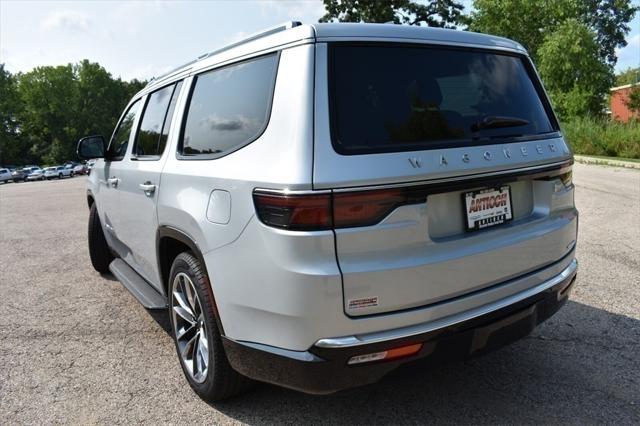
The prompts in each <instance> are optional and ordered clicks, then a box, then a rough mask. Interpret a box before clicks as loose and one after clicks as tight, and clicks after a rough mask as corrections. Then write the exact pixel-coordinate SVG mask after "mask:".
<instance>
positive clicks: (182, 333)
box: [176, 323, 197, 340]
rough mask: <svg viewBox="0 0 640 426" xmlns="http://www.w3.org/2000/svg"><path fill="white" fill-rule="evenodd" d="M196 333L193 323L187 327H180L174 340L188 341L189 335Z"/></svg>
mask: <svg viewBox="0 0 640 426" xmlns="http://www.w3.org/2000/svg"><path fill="white" fill-rule="evenodd" d="M196 331H197V327H196V324H195V323H192V324H189V325H188V326H187V327H182V328H181V329H180V330H176V338H177V339H178V340H183V339H190V338H191V334H193V333H194V332H196Z"/></svg>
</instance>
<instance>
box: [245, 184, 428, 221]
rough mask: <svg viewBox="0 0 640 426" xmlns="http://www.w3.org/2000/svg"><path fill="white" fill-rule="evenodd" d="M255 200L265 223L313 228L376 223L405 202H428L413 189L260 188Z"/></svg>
mask: <svg viewBox="0 0 640 426" xmlns="http://www.w3.org/2000/svg"><path fill="white" fill-rule="evenodd" d="M253 200H254V203H255V205H256V211H257V213H258V217H259V218H260V220H261V221H262V222H263V223H264V224H265V225H269V226H273V227H276V228H282V229H289V230H297V231H304V230H306V231H312V230H324V229H331V228H334V227H335V228H352V227H358V226H369V225H375V224H376V223H378V222H380V221H381V220H382V219H384V218H385V217H386V216H387V215H388V214H389V213H391V212H392V211H393V210H394V209H396V208H397V207H399V206H401V205H404V204H415V203H420V202H424V201H426V195H425V194H424V193H418V192H416V191H412V190H410V189H382V190H371V191H358V192H344V193H326V194H287V193H269V192H262V191H256V192H255V193H254V194H253Z"/></svg>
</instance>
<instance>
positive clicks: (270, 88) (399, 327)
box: [78, 22, 578, 400]
mask: <svg viewBox="0 0 640 426" xmlns="http://www.w3.org/2000/svg"><path fill="white" fill-rule="evenodd" d="M78 154H79V156H80V158H83V159H94V158H99V160H98V161H97V162H96V164H95V167H94V168H93V171H92V172H91V174H90V176H89V179H88V182H89V184H88V191H87V201H88V205H89V207H90V209H91V213H90V217H89V251H90V255H91V261H92V263H93V266H94V267H95V269H96V270H98V271H99V272H102V273H105V272H107V271H111V272H112V273H113V274H114V275H115V277H117V278H118V279H119V280H120V281H121V282H122V283H123V284H124V286H125V287H126V288H127V289H129V290H130V291H131V293H132V294H133V295H134V296H135V297H136V298H137V299H138V300H139V301H140V302H141V303H142V304H143V305H144V306H145V307H146V308H148V309H165V308H168V311H169V316H170V318H171V324H172V327H173V337H174V339H175V345H176V349H177V353H178V358H179V360H180V363H181V366H182V369H183V370H184V374H185V376H186V378H187V380H188V381H189V384H190V385H191V386H192V388H193V389H194V390H195V391H196V392H197V393H198V394H199V395H200V396H201V397H202V398H204V399H207V400H219V399H222V398H225V397H228V396H230V395H233V394H236V393H238V392H239V391H241V390H242V389H244V388H246V386H247V385H248V384H249V383H250V379H254V380H259V381H266V382H271V383H276V384H279V385H282V386H286V387H289V388H293V389H298V390H301V391H305V392H310V393H330V392H334V391H338V390H340V389H344V388H348V387H352V386H356V385H362V384H366V383H371V382H375V381H377V380H378V379H380V378H381V377H382V376H383V375H385V374H386V373H388V372H389V371H391V370H393V369H395V368H396V367H398V366H399V365H401V364H403V363H406V362H410V361H415V360H420V359H422V360H425V362H426V363H427V364H428V365H434V364H436V363H438V362H439V361H441V360H452V359H458V358H464V357H468V356H474V355H479V354H482V353H484V352H486V351H488V350H490V349H493V348H496V347H499V346H501V345H504V344H506V343H508V342H511V341H513V340H515V339H517V338H520V337H523V336H525V335H527V334H528V333H529V332H530V331H531V330H532V329H533V328H534V327H535V326H536V325H537V324H538V323H540V322H542V321H544V320H545V319H546V318H548V317H550V316H551V315H553V314H554V313H555V312H556V311H557V310H558V309H559V308H560V307H561V306H562V305H563V304H564V302H566V300H567V296H568V293H569V290H570V289H571V286H572V284H573V283H574V280H575V275H576V269H577V263H576V260H575V258H574V256H575V245H576V233H577V228H578V212H577V211H576V209H575V207H574V187H573V184H572V180H571V167H572V162H573V161H572V154H571V152H570V150H569V148H568V146H567V144H566V142H565V140H564V139H563V137H562V134H561V133H560V127H559V125H558V121H557V119H556V117H555V115H554V113H553V111H552V109H551V106H550V104H549V99H548V98H547V96H546V94H545V92H544V89H543V87H542V85H541V83H540V80H539V78H538V76H537V74H536V71H535V69H534V66H533V64H532V62H531V60H530V58H529V56H528V55H527V53H526V52H525V50H524V49H523V48H522V46H520V45H519V44H517V43H515V42H513V41H510V40H506V39H503V38H499V37H493V36H487V35H481V34H474V33H471V32H462V31H451V30H441V29H432V28H415V27H406V26H395V25H379V24H318V25H301V24H300V23H296V22H292V23H289V24H285V25H282V26H280V27H276V28H272V29H269V30H267V31H265V32H263V33H260V34H256V35H254V36H252V37H249V38H248V39H246V40H244V41H241V42H239V43H236V44H234V45H231V46H228V47H226V48H223V49H221V50H218V51H215V52H212V53H209V54H206V55H203V56H201V57H199V58H198V59H197V60H195V61H193V62H190V63H188V64H186V65H184V66H182V67H180V68H178V69H177V70H175V71H173V72H171V73H169V74H167V75H165V76H162V77H159V78H157V79H155V80H153V81H152V82H151V83H149V85H148V86H147V87H146V88H145V89H143V90H142V91H141V92H140V93H138V94H137V95H136V96H134V98H133V99H132V100H131V102H130V103H129V105H128V106H127V107H126V110H125V111H124V113H123V115H122V118H121V119H120V122H119V124H118V125H117V127H116V129H115V132H114V133H113V135H112V137H111V139H110V141H109V142H108V144H106V143H105V141H104V140H103V138H102V137H100V136H92V137H88V138H84V139H82V140H81V141H80V142H79V145H78Z"/></svg>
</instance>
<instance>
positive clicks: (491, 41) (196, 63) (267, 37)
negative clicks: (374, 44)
mask: <svg viewBox="0 0 640 426" xmlns="http://www.w3.org/2000/svg"><path fill="white" fill-rule="evenodd" d="M342 40H345V41H346V40H363V41H367V40H368V41H398V42H411V41H414V42H426V43H429V42H431V43H434V44H448V45H458V46H476V47H485V48H494V49H503V50H511V51H517V52H520V53H526V50H525V49H524V48H523V47H522V45H520V44H519V43H517V42H515V41H512V40H509V39H506V38H503V37H497V36H492V35H487V34H480V33H474V32H470V31H460V30H449V29H443V28H432V27H419V26H408V25H396V24H359V23H337V24H334V23H327V24H311V25H305V24H302V23H300V22H295V21H291V22H286V23H283V24H280V25H277V26H275V27H271V28H267V29H266V30H263V31H260V32H258V33H255V34H252V35H250V36H248V37H246V38H244V39H242V40H240V41H238V42H235V43H232V44H229V45H227V46H224V47H222V48H220V49H217V50H214V51H213V52H209V53H205V54H203V55H201V56H199V57H198V58H196V59H194V60H192V61H190V62H188V63H186V64H184V65H182V66H180V67H178V68H176V69H174V70H173V71H170V72H168V73H166V74H164V75H161V76H159V77H157V78H154V79H152V80H151V81H150V82H149V84H148V85H147V87H145V88H144V89H143V90H142V91H141V92H140V93H143V92H148V91H150V90H151V89H153V88H155V87H159V86H161V85H162V84H166V83H168V82H169V81H171V80H175V79H178V78H181V77H184V76H186V75H188V74H189V73H191V72H193V71H197V70H201V69H205V68H209V67H212V66H214V65H217V64H223V63H225V62H229V61H233V60H237V59H239V58H243V57H246V56H250V55H252V54H255V53H258V52H263V51H265V52H266V51H269V50H273V49H277V48H283V47H290V46H292V45H297V44H304V43H309V42H328V41H342Z"/></svg>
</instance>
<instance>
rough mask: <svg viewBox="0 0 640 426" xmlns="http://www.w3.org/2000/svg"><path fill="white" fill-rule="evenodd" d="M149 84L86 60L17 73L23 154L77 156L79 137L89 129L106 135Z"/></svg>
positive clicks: (58, 158)
mask: <svg viewBox="0 0 640 426" xmlns="http://www.w3.org/2000/svg"><path fill="white" fill-rule="evenodd" d="M145 84H146V83H145V82H140V81H138V80H134V81H132V82H125V81H122V80H121V79H120V78H118V79H114V78H113V77H112V76H111V74H110V73H109V72H107V71H106V70H105V69H104V68H103V67H102V66H100V65H99V64H97V63H92V62H89V61H88V60H84V61H81V62H80V63H78V64H76V65H72V64H68V65H64V66H57V67H38V68H36V69H34V70H32V71H30V72H28V73H25V74H21V75H18V86H17V87H18V93H19V98H20V102H21V104H22V108H21V110H20V112H19V114H18V118H19V120H20V122H21V123H22V125H21V133H22V136H23V140H24V141H25V144H26V145H27V146H28V152H27V153H26V154H24V153H23V156H25V155H26V156H30V157H32V158H35V159H36V160H37V161H44V162H46V163H48V164H55V163H61V162H63V161H67V160H70V159H74V158H75V147H76V142H77V140H78V139H79V138H80V137H82V136H86V135H90V134H101V135H104V136H105V137H106V138H108V137H109V136H110V135H111V132H112V131H113V127H114V126H115V123H116V120H117V119H118V117H119V116H120V114H121V113H122V110H123V108H124V107H125V105H126V104H127V102H128V101H129V99H130V98H131V97H132V96H133V95H134V94H135V93H136V92H138V91H139V90H140V89H142V88H143V87H144V85H145ZM21 162H25V161H24V160H23V161H21Z"/></svg>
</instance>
